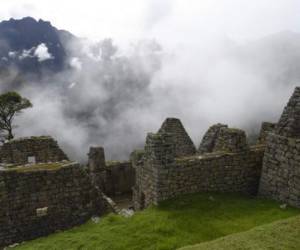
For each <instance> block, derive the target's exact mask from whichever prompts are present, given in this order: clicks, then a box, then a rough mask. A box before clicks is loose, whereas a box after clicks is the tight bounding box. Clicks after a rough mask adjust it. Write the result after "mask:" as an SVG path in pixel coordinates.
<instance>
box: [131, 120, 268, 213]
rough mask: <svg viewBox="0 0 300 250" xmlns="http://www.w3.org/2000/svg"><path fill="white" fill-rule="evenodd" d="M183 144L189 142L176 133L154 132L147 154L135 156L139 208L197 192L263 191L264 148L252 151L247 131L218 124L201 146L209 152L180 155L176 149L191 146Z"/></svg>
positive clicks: (213, 127)
mask: <svg viewBox="0 0 300 250" xmlns="http://www.w3.org/2000/svg"><path fill="white" fill-rule="evenodd" d="M182 128H183V126H182ZM183 129H184V128H183ZM185 133H186V132H185ZM176 143H177V145H176ZM178 143H182V144H184V143H185V141H180V142H178V141H176V142H174V134H172V133H169V131H168V130H167V129H165V130H164V131H161V130H159V132H158V133H156V134H153V133H149V134H148V136H147V138H146V143H145V148H144V152H136V153H133V154H132V158H131V159H132V164H133V167H134V168H135V169H136V183H135V186H134V188H133V201H134V207H135V209H143V208H145V207H147V206H149V205H151V204H158V202H159V201H162V200H166V199H169V198H171V197H175V196H178V195H181V194H188V193H195V192H203V191H214V192H238V193H245V194H256V193H257V190H258V184H259V177H260V172H261V166H262V158H263V153H264V147H262V146H259V145H258V146H254V147H249V145H248V144H247V140H246V134H245V132H244V131H242V130H239V129H232V128H228V126H227V125H222V124H216V125H214V126H212V127H211V128H210V129H209V130H208V132H207V133H206V134H205V135H204V138H203V140H202V143H201V144H200V148H199V151H201V152H205V154H201V153H194V154H191V153H190V154H189V155H188V156H184V157H178V154H177V152H176V148H184V147H185V145H180V144H178Z"/></svg>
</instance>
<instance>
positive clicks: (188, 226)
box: [17, 194, 299, 250]
mask: <svg viewBox="0 0 300 250" xmlns="http://www.w3.org/2000/svg"><path fill="white" fill-rule="evenodd" d="M298 214H299V210H298V209H294V208H287V209H284V210H282V209H280V207H279V204H278V203H276V202H273V201H266V200H261V199H254V198H253V199H252V198H248V197H243V196H239V195H224V194H194V195H186V196H182V197H179V198H176V199H173V200H169V201H165V202H162V203H161V204H160V205H159V206H158V207H151V208H148V209H146V210H144V211H142V212H138V213H136V214H135V215H134V216H133V217H131V218H123V217H120V216H117V215H112V214H111V215H107V216H105V217H103V218H101V219H100V222H99V223H97V224H95V223H93V222H92V221H89V222H87V223H86V224H84V225H82V226H79V227H76V228H73V229H71V230H68V231H65V232H61V233H56V234H53V235H50V236H48V237H44V238H40V239H37V240H34V241H31V242H27V243H25V244H22V245H20V246H19V247H18V248H17V249H19V250H21V249H23V250H25V249H39V250H40V249H64V250H67V249H70V250H71V249H91V250H97V249H98V250H124V249H125V250H126V249H128V250H141V249H146V250H163V249H165V250H170V249H177V248H180V247H183V246H186V245H194V244H197V243H201V242H205V241H211V240H214V239H217V238H220V237H223V236H226V235H229V234H233V233H238V232H243V231H247V230H249V229H251V228H254V227H256V226H260V225H263V224H267V223H271V222H274V221H276V220H280V219H285V218H288V217H291V216H295V215H298Z"/></svg>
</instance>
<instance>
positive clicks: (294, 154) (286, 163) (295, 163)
mask: <svg viewBox="0 0 300 250" xmlns="http://www.w3.org/2000/svg"><path fill="white" fill-rule="evenodd" d="M259 194H260V196H263V197H267V198H271V199H274V200H278V201H282V202H285V203H288V204H290V205H293V206H296V207H300V139H293V138H288V137H285V136H280V135H277V134H274V133H272V134H269V135H268V137H267V147H266V152H265V155H264V160H263V171H262V176H261V181H260V188H259Z"/></svg>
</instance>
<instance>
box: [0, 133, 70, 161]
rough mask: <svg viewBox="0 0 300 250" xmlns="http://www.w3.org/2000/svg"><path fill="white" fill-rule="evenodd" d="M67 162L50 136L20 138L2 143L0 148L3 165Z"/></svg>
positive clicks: (0, 158) (66, 158) (0, 159)
mask: <svg viewBox="0 0 300 250" xmlns="http://www.w3.org/2000/svg"><path fill="white" fill-rule="evenodd" d="M30 158H31V161H32V162H31V163H39V162H59V161H63V160H68V157H67V156H66V155H65V153H64V152H63V151H62V150H61V149H60V148H59V146H58V144H57V142H56V141H55V140H54V139H53V138H51V137H50V136H40V137H29V138H20V139H16V140H12V141H9V142H6V143H4V144H3V145H2V146H1V148H0V161H1V163H3V164H16V165H17V164H19V165H23V164H27V163H29V162H30Z"/></svg>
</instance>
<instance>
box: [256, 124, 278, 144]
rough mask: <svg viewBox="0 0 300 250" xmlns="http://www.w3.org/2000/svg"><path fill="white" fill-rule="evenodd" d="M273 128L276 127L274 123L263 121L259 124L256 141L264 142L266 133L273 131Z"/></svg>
mask: <svg viewBox="0 0 300 250" xmlns="http://www.w3.org/2000/svg"><path fill="white" fill-rule="evenodd" d="M275 128H276V123H271V122H263V123H262V125H261V129H260V133H259V137H258V140H257V143H258V144H266V140H267V136H268V134H269V133H272V132H274V130H275Z"/></svg>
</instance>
